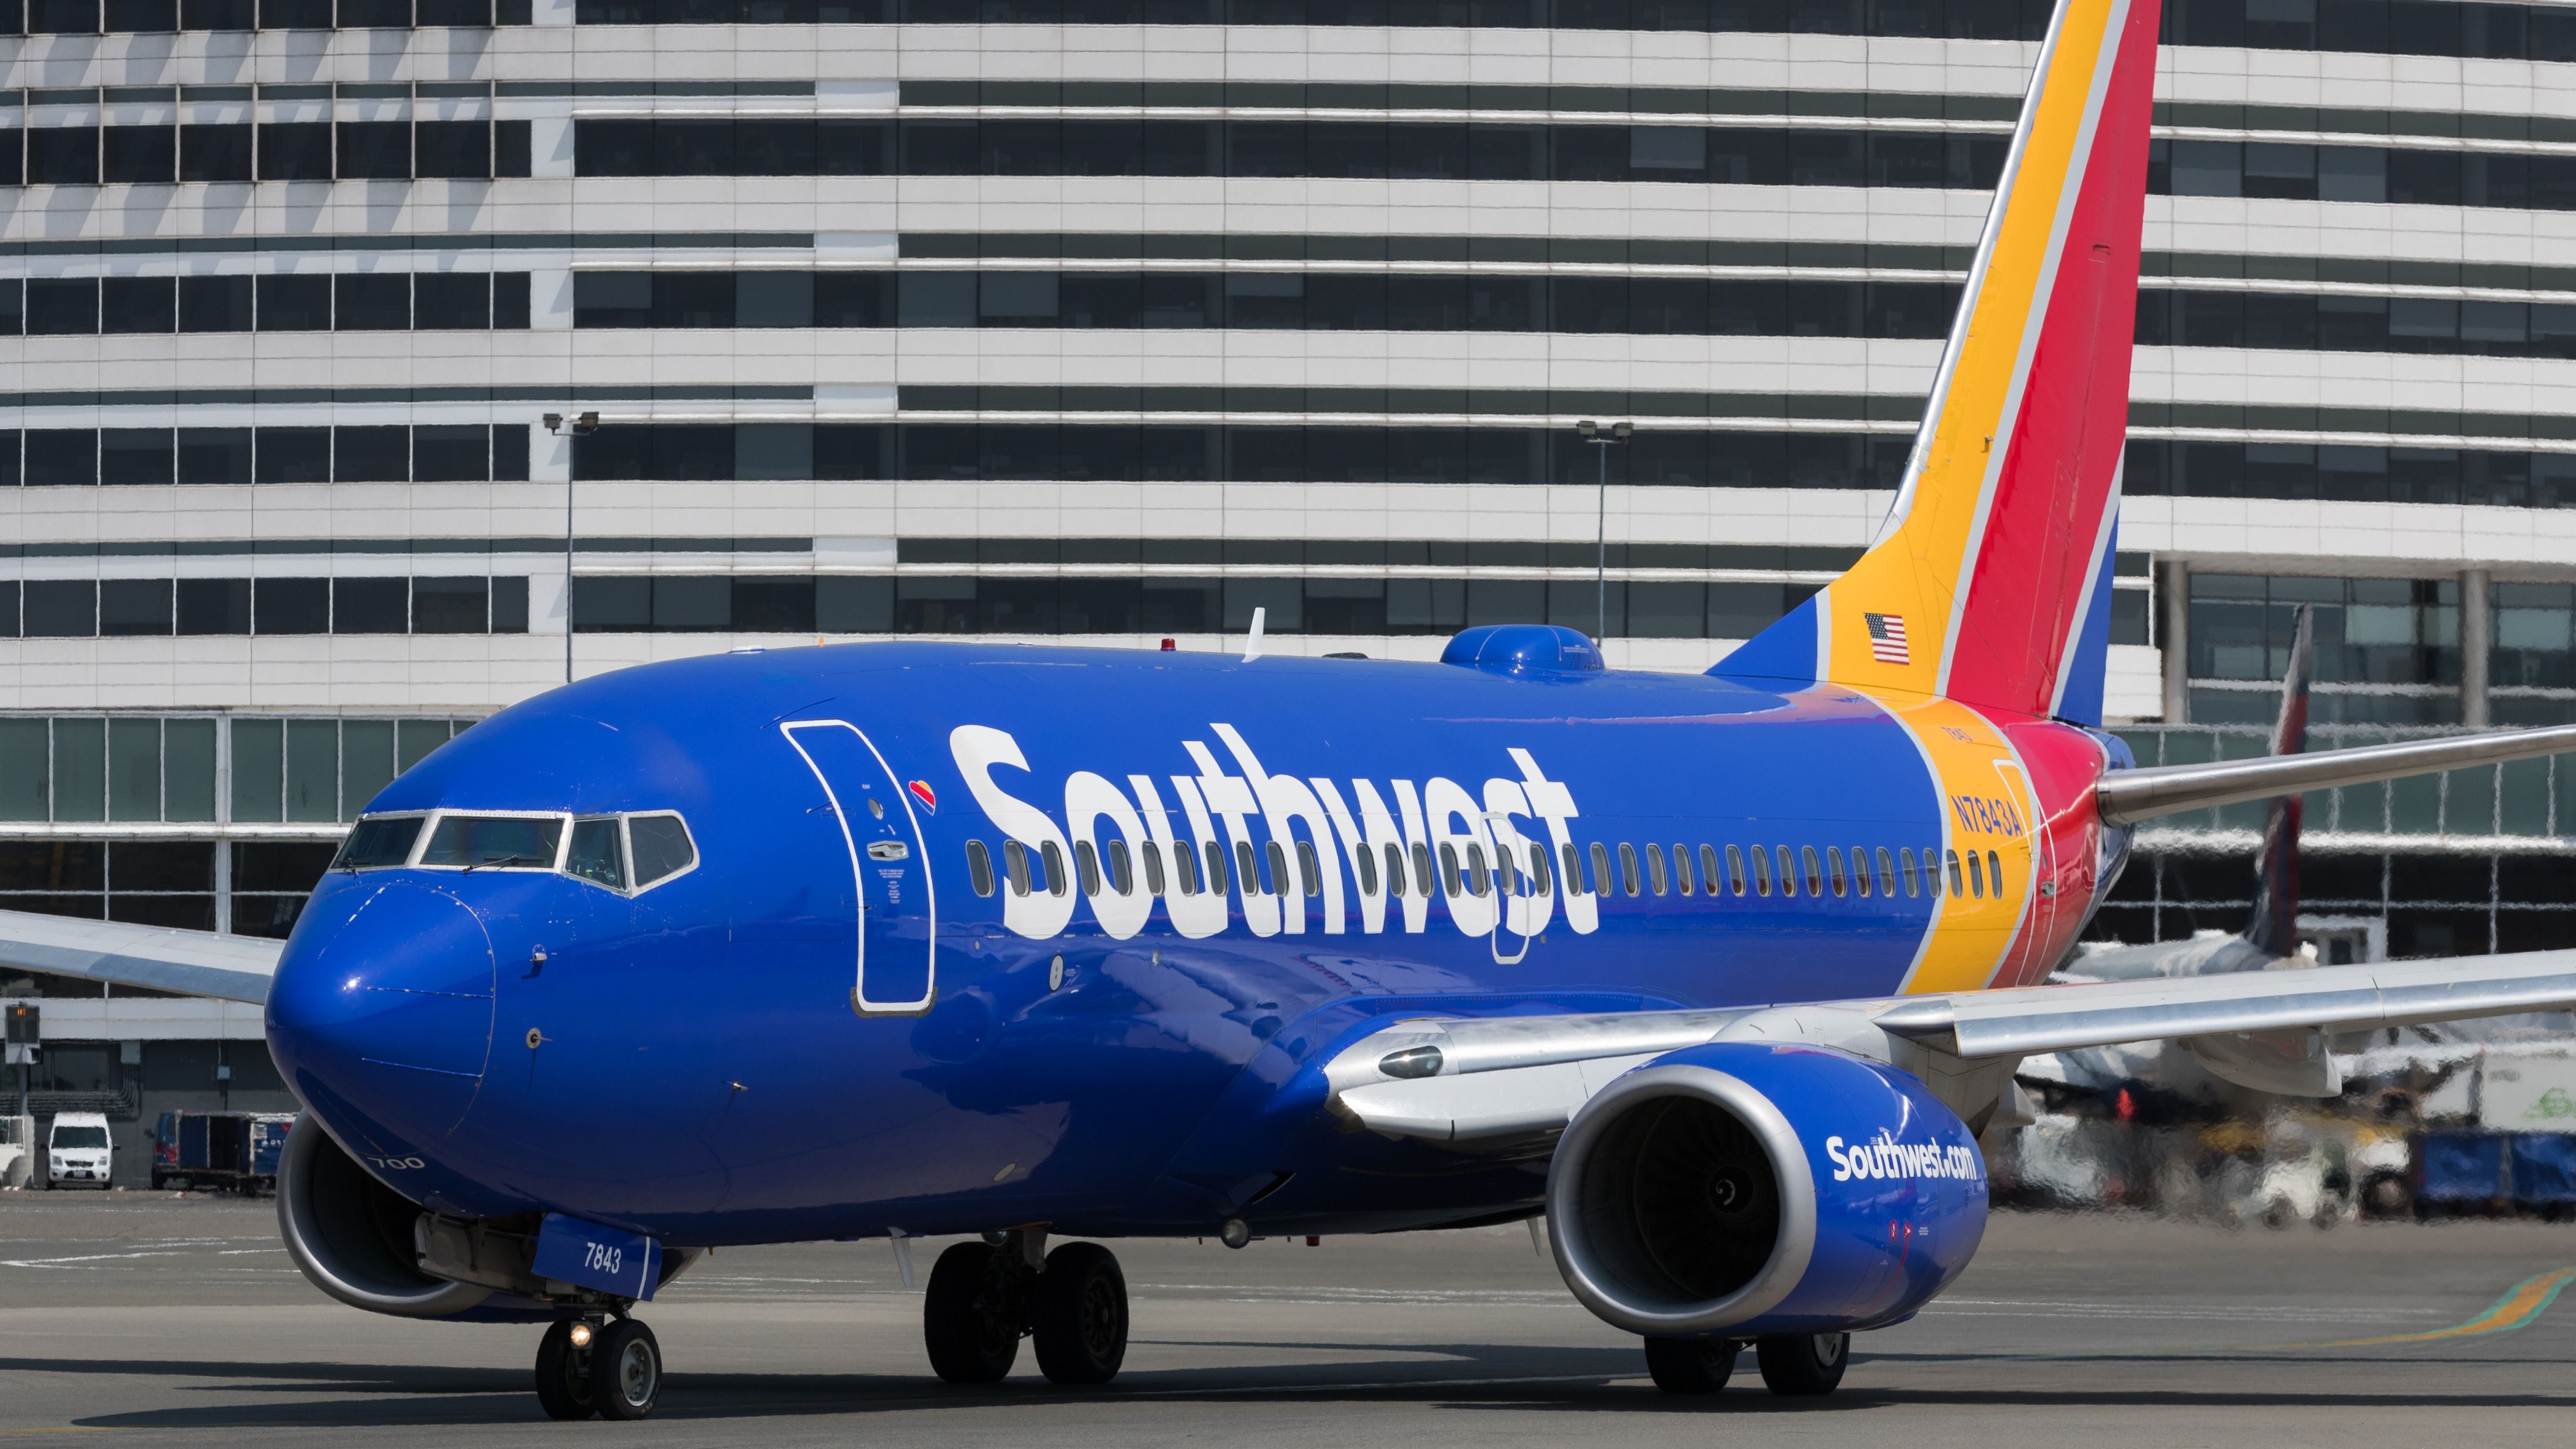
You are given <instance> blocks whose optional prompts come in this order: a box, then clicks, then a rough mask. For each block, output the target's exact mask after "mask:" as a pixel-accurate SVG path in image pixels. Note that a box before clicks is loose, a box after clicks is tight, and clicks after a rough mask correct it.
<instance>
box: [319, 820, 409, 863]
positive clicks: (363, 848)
mask: <svg viewBox="0 0 2576 1449" xmlns="http://www.w3.org/2000/svg"><path fill="white" fill-rule="evenodd" d="M428 818H429V817H427V816H425V815H377V816H371V817H369V818H367V819H365V820H361V821H359V822H358V824H357V827H356V828H355V829H353V830H351V831H350V832H349V838H348V839H347V840H346V841H344V842H342V843H341V846H340V854H339V856H338V857H337V858H336V859H334V860H333V861H332V862H331V868H332V869H333V870H384V869H387V868H389V867H392V866H397V865H403V864H407V863H408V862H409V861H410V860H411V848H412V846H413V845H414V844H415V843H417V842H418V841H419V839H420V827H421V825H422V824H423V823H424V822H426V821H427V820H428Z"/></svg>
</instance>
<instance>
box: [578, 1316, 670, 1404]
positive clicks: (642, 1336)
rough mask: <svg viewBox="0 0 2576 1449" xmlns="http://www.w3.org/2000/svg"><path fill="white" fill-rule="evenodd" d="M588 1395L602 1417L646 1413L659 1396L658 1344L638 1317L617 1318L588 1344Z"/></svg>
mask: <svg viewBox="0 0 2576 1449" xmlns="http://www.w3.org/2000/svg"><path fill="white" fill-rule="evenodd" d="M590 1396H591V1398H592V1400H593V1401H594V1402H596V1403H597V1404H598V1405H599V1416H600V1417H601V1418H603V1419H626V1420H635V1419H642V1418H645V1417H648V1416H649V1415H651V1414H652V1412H653V1406H654V1405H655V1404H657V1403H659V1402H661V1398H662V1345H661V1344H660V1342H658V1341H657V1340H655V1338H654V1337H653V1330H651V1329H649V1328H647V1327H645V1326H644V1321H643V1320H642V1319H640V1318H621V1319H619V1320H617V1321H616V1322H615V1323H612V1324H610V1325H608V1327H607V1328H606V1329H604V1330H602V1331H601V1333H600V1335H599V1336H598V1337H597V1338H595V1339H592V1340H591V1344H590Z"/></svg>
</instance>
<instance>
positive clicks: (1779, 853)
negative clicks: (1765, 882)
mask: <svg viewBox="0 0 2576 1449" xmlns="http://www.w3.org/2000/svg"><path fill="white" fill-rule="evenodd" d="M1771 856H1772V859H1774V860H1776V861H1778V862H1779V863H1780V894H1782V895H1783V896H1794V895H1796V894H1797V893H1798V867H1797V865H1796V864H1795V863H1794V862H1792V861H1791V860H1790V859H1789V847H1787V846H1785V845H1775V846H1773V847H1771Z"/></svg>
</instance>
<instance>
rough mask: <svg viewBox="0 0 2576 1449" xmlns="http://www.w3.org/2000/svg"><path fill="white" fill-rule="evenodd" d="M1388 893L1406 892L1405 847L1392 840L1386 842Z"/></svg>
mask: <svg viewBox="0 0 2576 1449" xmlns="http://www.w3.org/2000/svg"><path fill="white" fill-rule="evenodd" d="M1386 893H1387V894H1388V895H1390V896H1400V895H1402V894H1404V847H1403V846H1400V845H1398V844H1396V843H1395V842H1394V841H1392V840H1390V841H1388V842H1387V843H1386Z"/></svg>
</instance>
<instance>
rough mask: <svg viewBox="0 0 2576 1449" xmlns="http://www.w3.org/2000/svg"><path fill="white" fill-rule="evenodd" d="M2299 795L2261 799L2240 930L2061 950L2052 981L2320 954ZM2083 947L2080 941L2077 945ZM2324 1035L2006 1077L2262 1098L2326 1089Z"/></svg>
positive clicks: (2250, 966)
mask: <svg viewBox="0 0 2576 1449" xmlns="http://www.w3.org/2000/svg"><path fill="white" fill-rule="evenodd" d="M2315 640H2316V611H2315V609H2314V607H2313V606H2311V605H2307V604H2301V605H2300V606H2299V608H2298V612H2297V614H2296V616H2295V619H2294V621H2293V623H2292V625H2291V630H2290V658H2289V665H2288V668H2287V669H2286V670H2285V671H2284V672H2283V675H2282V678H2281V709H2280V713H2279V715H2278V716H2277V717H2276V718H2275V719H2274V721H2273V724H2272V742H2271V744H2272V747H2271V753H2272V754H2273V755H2274V756H2281V755H2296V754H2300V753H2303V752H2304V751H2305V750H2306V749H2307V747H2308V694H2309V685H2310V684H2311V683H2312V682H2313V680H2314V676H2315V655H2316V643H2315ZM2305 805H2306V802H2305V801H2304V800H2302V799H2301V798H2300V797H2299V796H2297V795H2281V796H2275V797H2274V798H2273V799H2271V800H2269V801H2267V802H2265V809H2264V815H2263V836H2262V844H2261V846H2260V847H2259V848H2258V849H2257V850H2256V852H2255V855H2254V904H2253V909H2252V911H2251V912H2250V913H2249V915H2248V917H2247V919H2246V923H2245V929H2243V930H2242V931H2239V932H2236V933H2234V934H2232V935H2231V934H2229V933H2227V932H2224V931H2206V932H2199V933H2196V934H2194V935H2193V936H2191V937H2189V938H2187V939H2184V940H2179V941H2157V942H2150V943H2148V944H2144V945H2137V946H2114V947H2110V948H2108V949H2104V950H2094V951H2084V952H2082V954H2079V955H2076V956H2073V957H2070V958H2069V959H2068V960H2067V961H2065V962H2064V963H2063V964H2061V965H2060V966H2059V967H2058V968H2057V970H2056V971H2054V972H2052V973H2050V975H2049V978H2048V979H2049V980H2051V981H2057V982H2098V981H2143V980H2151V979H2170V978H2174V977H2182V976H2206V975H2217V974H2223V973H2227V972H2235V971H2295V970H2301V969H2304V968H2306V967H2310V966H2314V965H2316V964H2317V957H2316V953H2315V952H2314V950H2313V949H2303V948H2302V945H2301V943H2300V941H2299V939H2298V917H2299V829H2300V824H2301V820H2302V817H2303V816H2304V814H2305ZM2079 949H2080V948H2079ZM2327 1046H2328V1044H2327V1043H2323V1042H2318V1041H2312V1040H2310V1039H2307V1038H2304V1037H2287V1038H2257V1039H2255V1040H2253V1041H2250V1042H2237V1041H2234V1040H2232V1039H2218V1040H2204V1039H2183V1040H2161V1041H2147V1042H2116V1043H2112V1044H2110V1045H2107V1046H2098V1047H2083V1048H2079V1049H2077V1050H2074V1051H2065V1052H2054V1053H2051V1054H2049V1055H2046V1056H2040V1057H2033V1058H2031V1059H2029V1060H2027V1061H2025V1062H2023V1063H2022V1065H2021V1066H2020V1068H2019V1069H2017V1070H2016V1072H2015V1073H2014V1079H2015V1080H2016V1081H2018V1082H2020V1083H2022V1084H2023V1085H2024V1086H2026V1087H2030V1086H2036V1087H2042V1088H2043V1089H2044V1088H2046V1087H2049V1086H2059V1087H2071V1088H2075V1089H2078V1090H2089V1091H2091V1092H2094V1093H2097V1094H2099V1095H2101V1096H2104V1097H2109V1096H2110V1095H2112V1094H2113V1093H2116V1092H2119V1091H2122V1090H2132V1091H2137V1092H2143V1093H2145V1094H2148V1095H2152V1096H2155V1097H2159V1098H2173V1099H2180V1100H2182V1101H2185V1102H2197V1103H2216V1104H2222V1105H2227V1106H2234V1107H2259V1106H2261V1105H2262V1099H2263V1098H2266V1097H2273V1096H2293V1097H2332V1096H2334V1095H2336V1094H2338V1093H2340V1092H2341V1091H2342V1090H2343V1084H2344V1079H2343V1072H2342V1070H2341V1066H2340V1064H2339V1063H2338V1062H2337V1061H2336V1059H2335V1056H2334V1053H2333V1052H2331V1051H2330V1050H2328V1049H2327Z"/></svg>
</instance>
